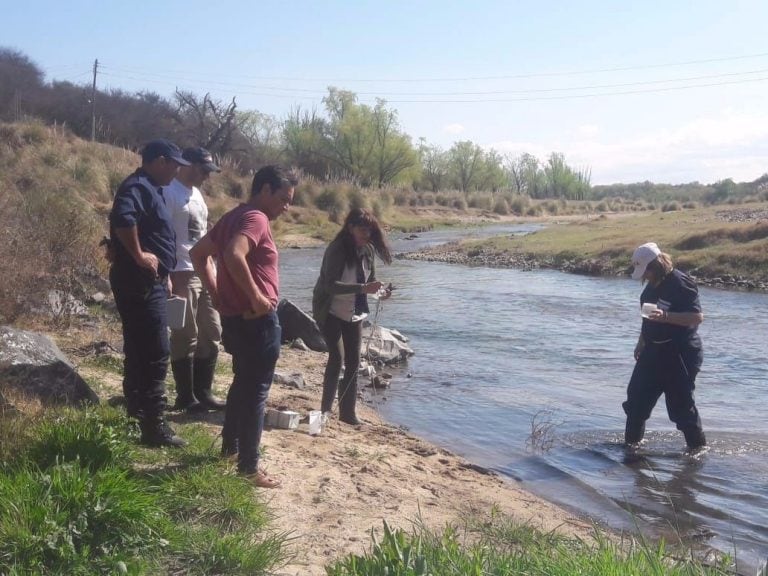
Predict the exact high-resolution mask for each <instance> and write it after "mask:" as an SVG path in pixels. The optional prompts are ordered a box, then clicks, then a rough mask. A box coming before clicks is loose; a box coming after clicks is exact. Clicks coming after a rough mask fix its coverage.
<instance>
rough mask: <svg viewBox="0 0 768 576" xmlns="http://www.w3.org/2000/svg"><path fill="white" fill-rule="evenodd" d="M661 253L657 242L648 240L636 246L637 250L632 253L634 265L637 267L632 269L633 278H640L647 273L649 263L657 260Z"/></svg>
mask: <svg viewBox="0 0 768 576" xmlns="http://www.w3.org/2000/svg"><path fill="white" fill-rule="evenodd" d="M659 254H661V250H659V247H658V246H656V243H655V242H648V243H647V244H643V245H642V246H638V247H637V248H635V252H634V253H633V254H632V266H634V267H635V269H634V270H633V271H632V280H640V278H642V277H643V274H645V269H646V268H647V267H648V264H650V263H651V262H653V261H654V260H656V257H657V256H658V255H659Z"/></svg>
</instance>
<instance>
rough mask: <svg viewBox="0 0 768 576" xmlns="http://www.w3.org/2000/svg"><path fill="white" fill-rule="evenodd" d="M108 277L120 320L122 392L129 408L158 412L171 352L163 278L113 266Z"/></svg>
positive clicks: (152, 414) (150, 413)
mask: <svg viewBox="0 0 768 576" xmlns="http://www.w3.org/2000/svg"><path fill="white" fill-rule="evenodd" d="M109 281H110V284H111V286H112V293H113V294H114V296H115V304H116V305H117V311H118V313H119V314H120V319H121V320H122V322H123V353H124V354H125V360H124V361H123V393H124V394H125V399H126V402H127V404H128V408H129V412H131V411H132V413H133V414H138V413H143V414H144V415H145V416H147V417H157V416H160V415H162V413H163V410H164V409H165V376H166V374H167V372H168V357H169V354H170V345H169V340H168V317H167V311H166V300H167V298H168V289H167V284H166V280H165V279H163V280H151V279H149V278H147V277H146V276H145V275H144V274H143V273H142V272H140V271H139V270H137V269H133V268H128V269H121V268H119V267H117V266H113V267H112V269H111V270H110V273H109Z"/></svg>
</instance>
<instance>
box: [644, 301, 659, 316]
mask: <svg viewBox="0 0 768 576" xmlns="http://www.w3.org/2000/svg"><path fill="white" fill-rule="evenodd" d="M658 309H659V307H658V306H656V304H652V303H650V302H646V303H645V304H643V307H642V308H641V309H640V316H642V317H643V318H650V317H651V312H653V311H654V310H658Z"/></svg>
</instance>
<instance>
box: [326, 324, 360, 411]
mask: <svg viewBox="0 0 768 576" xmlns="http://www.w3.org/2000/svg"><path fill="white" fill-rule="evenodd" d="M362 325H363V323H362V322H361V321H358V322H346V321H344V320H341V319H339V318H337V317H336V316H334V315H333V314H328V318H327V319H326V320H325V322H324V323H323V326H322V328H321V332H322V334H323V338H325V342H326V344H327V345H328V364H327V365H326V366H325V376H324V378H323V399H322V403H321V406H320V409H321V410H322V411H323V412H328V411H330V410H331V408H333V399H334V397H335V396H336V388H337V386H338V388H339V415H340V416H353V415H354V413H355V403H356V402H357V371H358V368H359V367H360V345H361V342H362ZM342 360H343V362H344V379H343V380H342V381H341V385H339V374H341V363H342Z"/></svg>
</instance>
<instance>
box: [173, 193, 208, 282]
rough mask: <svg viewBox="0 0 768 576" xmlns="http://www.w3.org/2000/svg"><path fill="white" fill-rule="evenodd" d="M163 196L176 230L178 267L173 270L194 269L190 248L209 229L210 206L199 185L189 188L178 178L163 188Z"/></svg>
mask: <svg viewBox="0 0 768 576" xmlns="http://www.w3.org/2000/svg"><path fill="white" fill-rule="evenodd" d="M163 197H164V198H165V205H166V206H167V207H168V211H169V212H170V213H171V220H172V221H173V229H174V230H175V231H176V268H174V270H173V271H174V272H180V271H188V270H192V269H193V268H192V260H190V258H189V249H190V248H192V246H194V245H195V243H196V242H197V241H198V240H200V238H202V237H203V236H204V235H205V233H206V232H207V230H208V207H207V206H206V205H205V200H203V195H202V194H201V193H200V190H198V189H197V187H195V186H192V188H187V187H186V186H184V184H182V183H181V182H179V181H178V180H177V179H174V180H173V182H171V183H170V184H169V185H168V186H166V187H165V188H163Z"/></svg>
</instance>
